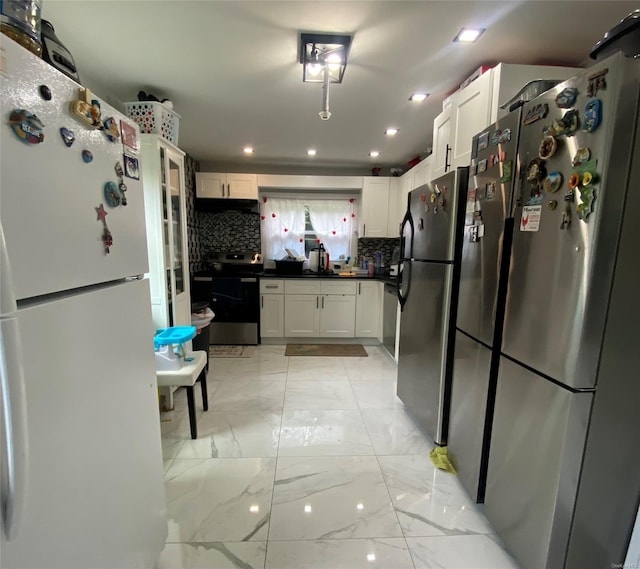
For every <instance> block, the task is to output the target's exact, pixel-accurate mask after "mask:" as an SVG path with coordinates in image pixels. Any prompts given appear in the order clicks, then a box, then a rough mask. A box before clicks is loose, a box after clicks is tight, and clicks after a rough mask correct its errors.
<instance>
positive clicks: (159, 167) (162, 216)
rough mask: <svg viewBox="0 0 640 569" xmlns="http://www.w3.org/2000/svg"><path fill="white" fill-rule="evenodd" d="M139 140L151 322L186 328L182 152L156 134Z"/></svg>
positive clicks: (188, 319)
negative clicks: (147, 251) (147, 248)
mask: <svg viewBox="0 0 640 569" xmlns="http://www.w3.org/2000/svg"><path fill="white" fill-rule="evenodd" d="M140 138H141V142H142V144H141V156H140V160H141V162H142V182H143V186H144V194H145V196H144V197H145V215H146V224H147V241H148V247H149V275H148V276H149V285H150V288H151V311H152V314H153V324H154V326H155V327H156V328H166V327H168V326H189V325H191V295H190V291H189V259H188V249H187V214H186V203H185V184H184V152H182V150H180V149H179V148H177V147H175V146H174V145H173V144H171V143H170V142H168V141H166V140H165V139H163V138H161V137H160V136H158V135H155V134H142V135H140Z"/></svg>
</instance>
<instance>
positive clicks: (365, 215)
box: [359, 176, 389, 237]
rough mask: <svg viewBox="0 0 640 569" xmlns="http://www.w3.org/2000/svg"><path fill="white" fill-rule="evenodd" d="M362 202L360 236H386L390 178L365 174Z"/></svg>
mask: <svg viewBox="0 0 640 569" xmlns="http://www.w3.org/2000/svg"><path fill="white" fill-rule="evenodd" d="M360 201H361V203H360V223H359V228H360V233H359V236H360V237H386V236H387V229H388V227H387V223H388V219H389V216H388V213H387V208H388V205H389V178H387V177H381V176H365V177H364V178H363V180H362V197H361V200H360Z"/></svg>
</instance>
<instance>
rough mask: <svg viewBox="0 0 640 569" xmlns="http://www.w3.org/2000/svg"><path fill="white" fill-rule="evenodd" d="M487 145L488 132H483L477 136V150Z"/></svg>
mask: <svg viewBox="0 0 640 569" xmlns="http://www.w3.org/2000/svg"><path fill="white" fill-rule="evenodd" d="M488 146H489V133H488V132H483V133H482V134H481V135H480V136H479V137H478V151H480V150H484V149H485V148H487V147H488Z"/></svg>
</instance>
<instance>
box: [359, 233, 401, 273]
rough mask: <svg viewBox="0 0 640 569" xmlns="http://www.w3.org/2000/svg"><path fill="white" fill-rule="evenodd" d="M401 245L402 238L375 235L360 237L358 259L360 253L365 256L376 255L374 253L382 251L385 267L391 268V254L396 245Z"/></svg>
mask: <svg viewBox="0 0 640 569" xmlns="http://www.w3.org/2000/svg"><path fill="white" fill-rule="evenodd" d="M399 246H400V238H398V239H395V238H393V239H383V238H373V237H362V238H360V239H358V259H360V255H364V256H365V257H374V255H375V254H376V253H377V252H378V251H380V252H381V253H382V257H383V259H384V266H385V268H387V269H388V268H389V265H390V264H391V255H392V254H393V250H394V248H396V247H399Z"/></svg>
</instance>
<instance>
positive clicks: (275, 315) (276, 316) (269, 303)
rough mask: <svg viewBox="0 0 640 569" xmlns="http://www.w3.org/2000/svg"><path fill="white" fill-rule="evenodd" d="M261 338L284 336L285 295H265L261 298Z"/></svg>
mask: <svg viewBox="0 0 640 569" xmlns="http://www.w3.org/2000/svg"><path fill="white" fill-rule="evenodd" d="M260 336H261V337H263V338H282V336H284V295H282V294H263V295H262V296H261V298H260Z"/></svg>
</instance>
